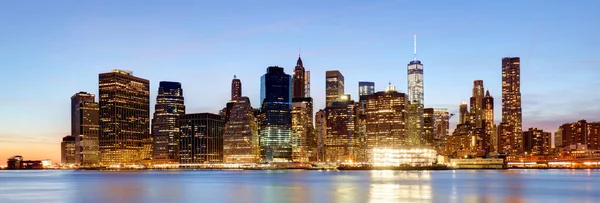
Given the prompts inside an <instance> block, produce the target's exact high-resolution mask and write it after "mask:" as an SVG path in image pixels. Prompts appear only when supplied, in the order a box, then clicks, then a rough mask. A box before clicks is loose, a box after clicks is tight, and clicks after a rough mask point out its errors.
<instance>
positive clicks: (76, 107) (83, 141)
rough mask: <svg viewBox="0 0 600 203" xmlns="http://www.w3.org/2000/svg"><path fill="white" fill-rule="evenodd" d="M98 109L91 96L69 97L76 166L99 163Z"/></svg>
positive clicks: (78, 95) (76, 95) (83, 93)
mask: <svg viewBox="0 0 600 203" xmlns="http://www.w3.org/2000/svg"><path fill="white" fill-rule="evenodd" d="M98 108H99V107H98V103H97V102H95V96H94V95H93V94H90V93H87V92H78V93H75V94H74V95H73V96H72V97H71V136H73V137H74V138H75V149H76V150H75V157H76V161H75V162H76V163H77V164H80V165H84V166H90V165H95V164H98V163H99V161H100V150H99V144H98V137H99V136H100V135H99V134H100V123H99V122H100V121H99V120H98V119H99V117H98V110H99V109H98Z"/></svg>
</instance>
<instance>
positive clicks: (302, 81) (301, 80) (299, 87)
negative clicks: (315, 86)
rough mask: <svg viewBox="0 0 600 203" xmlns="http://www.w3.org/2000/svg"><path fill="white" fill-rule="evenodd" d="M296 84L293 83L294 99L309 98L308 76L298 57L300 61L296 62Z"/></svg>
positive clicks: (299, 59) (294, 75)
mask: <svg viewBox="0 0 600 203" xmlns="http://www.w3.org/2000/svg"><path fill="white" fill-rule="evenodd" d="M293 77H294V83H293V89H292V93H293V97H292V98H304V97H308V96H307V92H306V84H308V83H307V82H306V80H307V79H309V78H307V75H306V71H305V69H304V64H302V59H301V58H300V56H298V61H297V62H296V67H294V74H293Z"/></svg>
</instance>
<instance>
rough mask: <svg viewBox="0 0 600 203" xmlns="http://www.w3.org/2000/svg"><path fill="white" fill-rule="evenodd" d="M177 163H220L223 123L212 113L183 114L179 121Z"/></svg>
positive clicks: (221, 158) (219, 117) (221, 157)
mask: <svg viewBox="0 0 600 203" xmlns="http://www.w3.org/2000/svg"><path fill="white" fill-rule="evenodd" d="M179 126H180V130H181V137H180V139H179V163H181V164H192V163H222V162H223V132H224V127H225V121H223V119H222V118H221V116H219V115H217V114H212V113H197V114H185V115H183V116H181V117H180V119H179Z"/></svg>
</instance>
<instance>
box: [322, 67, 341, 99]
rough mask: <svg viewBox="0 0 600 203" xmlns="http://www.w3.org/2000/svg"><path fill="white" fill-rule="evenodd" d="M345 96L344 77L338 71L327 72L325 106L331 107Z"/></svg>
mask: <svg viewBox="0 0 600 203" xmlns="http://www.w3.org/2000/svg"><path fill="white" fill-rule="evenodd" d="M343 94H344V75H342V73H340V71H338V70H329V71H327V72H325V104H326V105H325V106H330V105H331V103H333V102H334V101H335V100H337V99H338V98H339V97H340V96H342V95H343Z"/></svg>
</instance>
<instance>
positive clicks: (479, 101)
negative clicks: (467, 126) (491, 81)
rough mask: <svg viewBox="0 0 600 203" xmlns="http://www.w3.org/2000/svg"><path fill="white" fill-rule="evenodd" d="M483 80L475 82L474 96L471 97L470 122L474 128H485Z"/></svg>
mask: <svg viewBox="0 0 600 203" xmlns="http://www.w3.org/2000/svg"><path fill="white" fill-rule="evenodd" d="M483 97H484V95H483V80H475V81H473V96H471V111H470V112H471V113H470V121H471V124H472V126H473V127H475V128H481V127H482V126H483V124H482V120H483Z"/></svg>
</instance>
